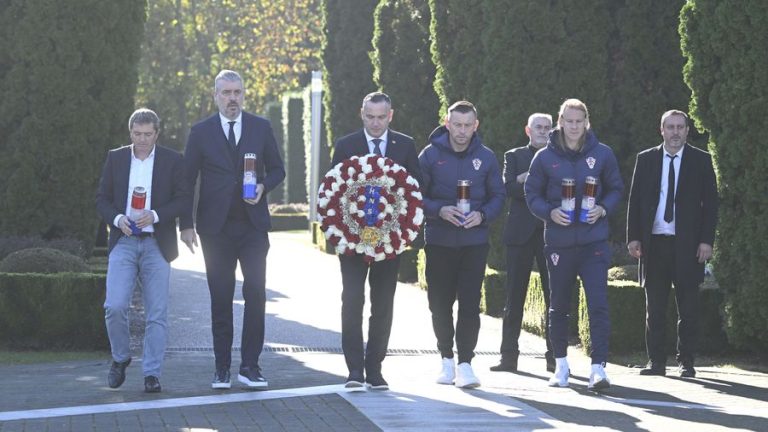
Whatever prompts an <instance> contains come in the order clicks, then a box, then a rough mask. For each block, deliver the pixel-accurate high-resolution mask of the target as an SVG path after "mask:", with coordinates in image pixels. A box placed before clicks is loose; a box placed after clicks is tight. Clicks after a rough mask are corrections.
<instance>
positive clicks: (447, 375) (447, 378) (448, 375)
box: [437, 358, 456, 385]
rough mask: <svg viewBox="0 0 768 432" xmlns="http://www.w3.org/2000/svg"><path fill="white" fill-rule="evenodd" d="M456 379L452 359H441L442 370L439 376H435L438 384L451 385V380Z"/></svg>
mask: <svg viewBox="0 0 768 432" xmlns="http://www.w3.org/2000/svg"><path fill="white" fill-rule="evenodd" d="M454 379H456V365H455V364H454V363H453V359H452V358H443V364H442V369H441V370H440V375H438V376H437V383H438V384H448V385H450V384H453V380H454Z"/></svg>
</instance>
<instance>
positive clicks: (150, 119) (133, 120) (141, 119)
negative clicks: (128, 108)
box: [128, 108, 160, 132]
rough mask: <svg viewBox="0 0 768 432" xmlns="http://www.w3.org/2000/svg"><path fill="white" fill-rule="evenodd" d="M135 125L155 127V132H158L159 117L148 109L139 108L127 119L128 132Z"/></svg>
mask: <svg viewBox="0 0 768 432" xmlns="http://www.w3.org/2000/svg"><path fill="white" fill-rule="evenodd" d="M137 123H138V124H152V126H154V127H155V132H157V131H159V130H160V117H158V115H157V113H155V112H154V111H152V110H151V109H149V108H139V109H137V110H136V111H134V112H133V114H131V117H130V118H129V119H128V130H129V131H130V130H132V129H133V125H135V124H137Z"/></svg>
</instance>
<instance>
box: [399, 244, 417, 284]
mask: <svg viewBox="0 0 768 432" xmlns="http://www.w3.org/2000/svg"><path fill="white" fill-rule="evenodd" d="M418 261H419V249H414V248H410V247H409V248H407V249H406V250H405V251H403V253H402V254H400V271H399V272H398V273H397V280H398V281H400V282H405V283H412V282H418V280H419V269H418V266H419V264H418Z"/></svg>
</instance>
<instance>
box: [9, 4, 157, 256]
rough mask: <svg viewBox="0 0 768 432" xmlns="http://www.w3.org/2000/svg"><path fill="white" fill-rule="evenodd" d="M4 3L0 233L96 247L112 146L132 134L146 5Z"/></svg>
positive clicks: (120, 142) (120, 143)
mask: <svg viewBox="0 0 768 432" xmlns="http://www.w3.org/2000/svg"><path fill="white" fill-rule="evenodd" d="M4 6H5V7H1V8H0V10H2V18H0V19H2V24H3V25H2V27H1V28H2V30H0V31H1V32H2V34H3V37H2V39H3V40H4V41H5V42H4V44H3V47H4V48H2V49H0V51H2V52H3V54H2V57H0V68H2V70H1V72H0V77H2V80H1V81H0V94H2V95H3V98H2V100H1V101H0V113H2V115H0V131H3V132H4V137H3V142H2V145H1V146H0V151H2V158H0V159H2V160H3V162H2V166H1V167H0V168H1V169H0V202H2V203H3V204H2V206H0V234H6V235H7V234H18V235H43V236H46V237H60V236H72V237H76V238H79V239H81V240H84V241H85V242H86V244H87V245H92V243H93V240H94V238H95V235H96V227H97V224H98V220H97V215H96V211H95V210H94V207H93V196H94V193H95V191H96V187H97V183H98V179H99V174H100V172H101V166H102V163H103V161H104V157H105V155H106V151H107V150H108V149H109V148H113V147H116V146H119V145H122V144H127V143H128V141H129V137H128V130H127V119H128V116H129V115H130V114H131V112H132V110H133V97H134V94H135V91H136V80H137V63H138V60H139V48H140V45H141V40H142V37H143V30H144V21H145V19H146V2H144V1H128V0H120V1H109V2H102V1H94V0H72V1H70V2H68V3H67V4H66V6H63V5H62V4H61V2H58V1H55V0H10V1H7V2H4ZM161 115H162V113H161Z"/></svg>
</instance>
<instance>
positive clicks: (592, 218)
mask: <svg viewBox="0 0 768 432" xmlns="http://www.w3.org/2000/svg"><path fill="white" fill-rule="evenodd" d="M605 214H606V212H605V209H604V208H603V207H602V206H599V205H595V206H594V207H592V208H591V209H590V210H589V211H588V212H587V223H588V224H590V225H592V224H593V223H595V222H597V220H598V219H600V218H601V217H603V215H605Z"/></svg>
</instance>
